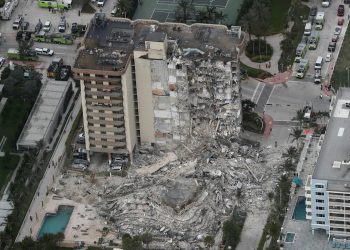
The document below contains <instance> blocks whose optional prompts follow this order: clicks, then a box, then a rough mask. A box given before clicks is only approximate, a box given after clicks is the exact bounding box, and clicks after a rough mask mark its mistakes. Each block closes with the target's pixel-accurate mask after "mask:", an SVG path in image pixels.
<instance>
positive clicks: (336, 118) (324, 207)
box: [305, 88, 350, 237]
mask: <svg viewBox="0 0 350 250" xmlns="http://www.w3.org/2000/svg"><path fill="white" fill-rule="evenodd" d="M349 113H350V89H347V88H341V89H339V90H338V93H337V97H336V100H335V102H334V105H333V108H332V113H331V117H330V121H329V123H328V126H327V132H326V134H325V136H324V137H323V136H321V138H320V143H319V146H321V149H320V151H319V156H318V160H317V164H316V168H315V171H314V173H313V175H312V176H311V175H310V176H308V179H307V183H306V185H305V191H306V212H307V217H306V218H307V219H309V220H311V227H312V230H313V232H314V230H325V231H326V232H327V234H328V235H329V236H332V237H349V236H350V140H349V130H350V118H349Z"/></svg>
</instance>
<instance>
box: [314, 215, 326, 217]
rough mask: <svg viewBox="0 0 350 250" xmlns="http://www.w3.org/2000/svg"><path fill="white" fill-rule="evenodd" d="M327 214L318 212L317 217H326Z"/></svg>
mask: <svg viewBox="0 0 350 250" xmlns="http://www.w3.org/2000/svg"><path fill="white" fill-rule="evenodd" d="M325 216H326V215H325V214H316V217H325Z"/></svg>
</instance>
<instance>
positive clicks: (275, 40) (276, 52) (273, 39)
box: [240, 34, 283, 75]
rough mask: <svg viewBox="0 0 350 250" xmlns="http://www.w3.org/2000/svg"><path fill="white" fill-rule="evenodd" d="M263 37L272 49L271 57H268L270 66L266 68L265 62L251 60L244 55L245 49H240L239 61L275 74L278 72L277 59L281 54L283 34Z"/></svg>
mask: <svg viewBox="0 0 350 250" xmlns="http://www.w3.org/2000/svg"><path fill="white" fill-rule="evenodd" d="M265 39H266V42H267V43H268V44H270V45H271V47H272V49H273V54H272V57H271V59H270V62H271V67H270V68H266V67H265V63H256V62H252V61H251V60H250V59H249V58H248V57H247V56H246V54H245V50H243V51H242V54H241V56H240V61H241V62H242V63H244V64H245V65H247V66H249V67H252V68H256V69H262V70H265V71H267V72H269V73H271V74H272V75H274V74H277V73H278V72H279V70H278V61H279V59H280V57H281V54H282V50H281V46H280V43H281V41H282V40H283V35H282V34H276V35H272V36H267V37H266V38H265Z"/></svg>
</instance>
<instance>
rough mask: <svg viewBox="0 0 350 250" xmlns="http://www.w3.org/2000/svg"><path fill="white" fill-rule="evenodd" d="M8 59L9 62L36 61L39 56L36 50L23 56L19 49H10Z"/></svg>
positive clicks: (26, 52) (29, 51) (27, 51)
mask: <svg viewBox="0 0 350 250" xmlns="http://www.w3.org/2000/svg"><path fill="white" fill-rule="evenodd" d="M7 58H8V59H9V60H18V61H36V60H38V56H37V54H36V52H35V51H34V50H26V51H24V53H23V54H21V53H20V52H19V51H18V50H17V49H13V48H10V49H8V51H7Z"/></svg>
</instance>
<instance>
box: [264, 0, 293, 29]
mask: <svg viewBox="0 0 350 250" xmlns="http://www.w3.org/2000/svg"><path fill="white" fill-rule="evenodd" d="M270 3H271V5H270V6H271V7H270V10H271V16H270V20H269V21H270V25H269V27H270V30H269V33H279V32H282V31H283V30H284V29H285V28H286V25H287V13H288V9H289V7H290V3H291V0H270Z"/></svg>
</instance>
